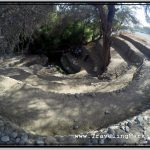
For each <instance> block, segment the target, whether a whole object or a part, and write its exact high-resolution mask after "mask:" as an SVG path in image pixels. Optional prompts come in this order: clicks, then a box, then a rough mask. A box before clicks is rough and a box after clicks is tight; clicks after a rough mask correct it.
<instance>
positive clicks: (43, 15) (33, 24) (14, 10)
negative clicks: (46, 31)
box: [0, 3, 55, 55]
mask: <svg viewBox="0 0 150 150" xmlns="http://www.w3.org/2000/svg"><path fill="white" fill-rule="evenodd" d="M54 8H55V7H54V5H51V4H42V5H41V4H36V3H35V4H22V3H18V4H14V3H12V4H7V3H5V4H2V3H0V54H3V55H4V54H11V53H12V50H13V48H14V46H15V44H16V43H17V42H18V40H19V35H20V33H24V34H25V35H28V36H30V35H31V34H32V33H33V31H34V30H35V29H36V28H38V27H40V26H41V25H42V24H44V23H46V21H47V19H48V14H49V13H50V12H52V11H53V10H54Z"/></svg>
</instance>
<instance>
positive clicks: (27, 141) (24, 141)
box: [0, 112, 150, 146]
mask: <svg viewBox="0 0 150 150" xmlns="http://www.w3.org/2000/svg"><path fill="white" fill-rule="evenodd" d="M149 113H150V112H149ZM149 119H150V118H149V117H144V114H141V115H138V116H135V117H133V118H131V119H128V120H125V121H122V122H119V123H117V124H115V125H111V126H109V127H108V128H103V129H100V130H96V131H89V132H87V133H85V134H86V135H87V137H86V138H85V137H84V138H80V137H78V138H77V137H75V136H74V135H64V136H62V135H56V136H47V137H46V136H45V137H44V136H39V135H33V134H30V133H26V132H25V131H23V130H20V129H19V128H17V127H16V128H15V126H14V125H12V126H11V122H7V123H5V120H3V119H2V118H1V117H0V144H3V145H39V146H40V145H150V127H149ZM75 126H76V127H75V128H76V129H77V128H78V125H75ZM9 128H11V130H9ZM8 130H9V132H7V131H8ZM8 133H9V134H8ZM82 134H83V133H82ZM85 134H84V135H85ZM78 135H81V134H78ZM97 137H98V138H97Z"/></svg>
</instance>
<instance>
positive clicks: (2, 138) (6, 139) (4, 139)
mask: <svg viewBox="0 0 150 150" xmlns="http://www.w3.org/2000/svg"><path fill="white" fill-rule="evenodd" d="M1 141H2V142H9V141H10V138H9V136H3V137H1Z"/></svg>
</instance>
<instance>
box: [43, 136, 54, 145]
mask: <svg viewBox="0 0 150 150" xmlns="http://www.w3.org/2000/svg"><path fill="white" fill-rule="evenodd" d="M45 144H46V145H53V144H57V140H56V138H54V137H52V136H48V137H46V139H45Z"/></svg>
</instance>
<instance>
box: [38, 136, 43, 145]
mask: <svg viewBox="0 0 150 150" xmlns="http://www.w3.org/2000/svg"><path fill="white" fill-rule="evenodd" d="M36 144H37V145H44V140H43V139H42V138H38V139H37V140H36Z"/></svg>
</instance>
